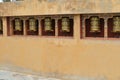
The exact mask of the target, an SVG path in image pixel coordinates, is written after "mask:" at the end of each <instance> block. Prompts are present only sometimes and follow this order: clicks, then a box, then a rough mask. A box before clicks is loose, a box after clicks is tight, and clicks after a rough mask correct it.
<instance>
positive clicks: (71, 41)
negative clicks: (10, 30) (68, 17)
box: [0, 0, 120, 80]
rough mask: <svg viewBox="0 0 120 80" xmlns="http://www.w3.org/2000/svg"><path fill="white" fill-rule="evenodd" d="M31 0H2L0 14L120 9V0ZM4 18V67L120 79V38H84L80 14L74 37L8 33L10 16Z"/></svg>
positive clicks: (0, 59)
mask: <svg viewBox="0 0 120 80" xmlns="http://www.w3.org/2000/svg"><path fill="white" fill-rule="evenodd" d="M31 1H32V0H28V1H27V0H26V1H25V2H20V3H0V16H21V15H45V14H49V15H50V14H52V15H53V14H74V13H75V14H80V13H113V12H120V11H119V8H120V5H119V4H120V1H119V0H115V1H114V0H69V2H68V0H59V1H58V0H39V1H37V0H34V1H33V2H31ZM3 20H4V35H3V36H0V64H1V65H2V66H3V65H5V66H6V67H8V68H9V69H11V68H10V67H9V65H14V66H18V67H21V68H25V69H28V70H33V71H34V72H38V73H39V72H40V73H51V74H62V75H64V74H69V75H78V76H82V77H84V76H85V77H88V78H89V77H99V76H103V77H104V76H105V77H107V78H108V80H119V78H120V74H119V73H120V69H119V68H120V63H119V60H120V59H119V58H120V54H119V53H120V49H119V47H120V41H119V40H89V39H80V32H79V31H80V15H75V19H74V20H75V21H74V22H75V24H74V30H75V32H74V37H73V38H57V37H56V38H54V37H49V38H48V37H31V36H19V37H18V36H7V34H6V33H7V28H6V21H5V20H6V18H3ZM14 69H15V68H14ZM20 71H24V69H20ZM73 80H74V79H73ZM78 80H79V79H78Z"/></svg>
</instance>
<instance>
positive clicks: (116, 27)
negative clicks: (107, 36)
mask: <svg viewBox="0 0 120 80" xmlns="http://www.w3.org/2000/svg"><path fill="white" fill-rule="evenodd" d="M113 32H114V33H117V32H119V33H120V17H113Z"/></svg>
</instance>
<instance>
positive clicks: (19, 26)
mask: <svg viewBox="0 0 120 80" xmlns="http://www.w3.org/2000/svg"><path fill="white" fill-rule="evenodd" d="M15 30H16V31H22V24H21V20H20V19H19V18H18V19H15Z"/></svg>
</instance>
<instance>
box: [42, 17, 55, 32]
mask: <svg viewBox="0 0 120 80" xmlns="http://www.w3.org/2000/svg"><path fill="white" fill-rule="evenodd" d="M44 25H45V31H54V30H53V29H52V20H51V18H50V17H47V18H45V23H44Z"/></svg>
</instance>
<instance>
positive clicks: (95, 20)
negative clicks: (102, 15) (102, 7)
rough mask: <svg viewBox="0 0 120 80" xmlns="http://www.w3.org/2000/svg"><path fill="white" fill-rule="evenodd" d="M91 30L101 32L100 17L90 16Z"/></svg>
mask: <svg viewBox="0 0 120 80" xmlns="http://www.w3.org/2000/svg"><path fill="white" fill-rule="evenodd" d="M90 21H91V22H90V24H91V27H90V32H100V19H99V17H97V16H94V17H91V18H90Z"/></svg>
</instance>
